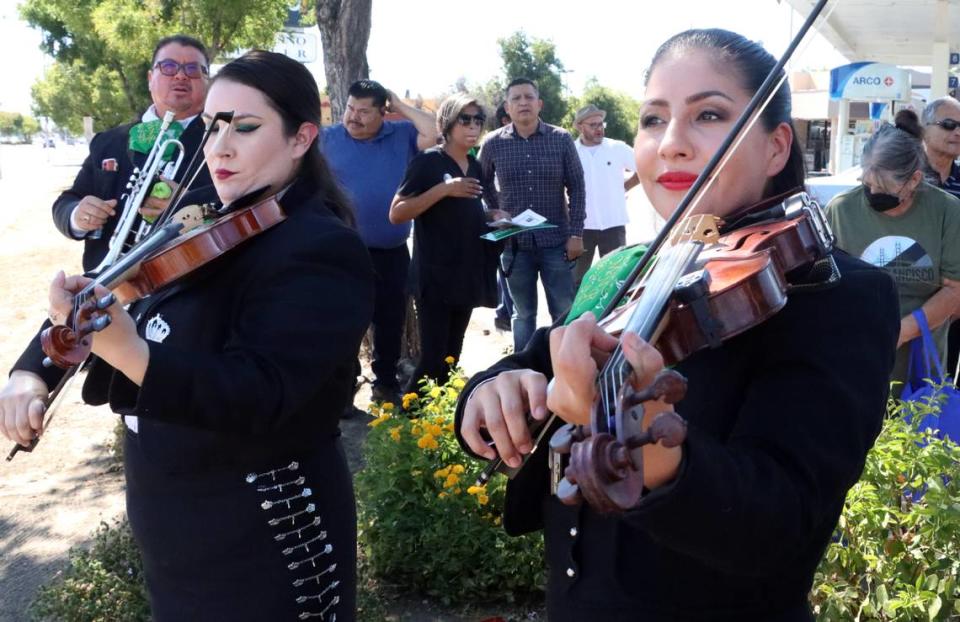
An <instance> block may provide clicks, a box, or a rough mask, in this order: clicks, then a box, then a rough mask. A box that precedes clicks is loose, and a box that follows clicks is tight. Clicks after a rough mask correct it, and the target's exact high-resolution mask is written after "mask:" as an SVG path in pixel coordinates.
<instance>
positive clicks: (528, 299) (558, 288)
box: [500, 244, 576, 352]
mask: <svg viewBox="0 0 960 622" xmlns="http://www.w3.org/2000/svg"><path fill="white" fill-rule="evenodd" d="M500 264H501V266H502V267H503V271H504V272H505V273H507V274H509V276H508V277H507V287H508V288H509V289H510V296H511V297H512V298H513V323H512V330H513V349H514V351H515V352H519V351H520V350H523V348H524V347H526V345H527V342H528V341H530V337H531V336H533V332H534V331H535V330H536V329H537V276H538V275H539V276H540V280H541V281H542V282H543V290H544V292H545V293H546V294H547V308H548V309H549V310H550V317H552V318H553V321H554V322H556V321H557V320H559V319H560V318H561V317H563V316H564V315H565V314H566V313H567V311H569V310H570V305H572V304H573V268H574V266H575V265H576V262H574V261H567V257H566V247H565V245H563V244H561V245H559V246H554V247H552V248H532V249H528V250H522V249H516V250H515V249H514V248H513V247H512V245H510V244H508V245H507V248H506V249H505V250H504V251H503V254H502V255H500Z"/></svg>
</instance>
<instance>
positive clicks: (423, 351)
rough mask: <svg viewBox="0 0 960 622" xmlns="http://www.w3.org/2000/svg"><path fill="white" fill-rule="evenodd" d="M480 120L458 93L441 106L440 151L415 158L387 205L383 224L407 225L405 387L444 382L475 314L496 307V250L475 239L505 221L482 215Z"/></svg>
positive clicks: (479, 110)
mask: <svg viewBox="0 0 960 622" xmlns="http://www.w3.org/2000/svg"><path fill="white" fill-rule="evenodd" d="M485 121H486V115H485V114H484V112H483V107H482V106H481V105H480V103H479V102H478V101H477V100H476V99H474V98H473V97H471V96H469V95H466V94H463V93H458V94H455V95H451V96H450V97H448V98H447V99H445V100H444V101H443V103H441V104H440V110H439V111H438V113H437V129H438V130H439V132H440V134H441V136H442V143H441V144H440V145H438V146H436V147H433V148H431V149H427V150H426V151H424V152H422V153H420V154H418V155H417V156H416V157H415V158H414V159H413V160H411V161H410V165H409V166H408V167H407V172H406V175H405V176H404V179H403V182H402V183H401V184H400V188H399V189H398V190H397V194H396V196H395V197H393V203H392V204H391V205H390V222H392V223H394V224H399V223H403V222H407V221H409V220H413V221H414V223H415V226H414V230H413V260H412V262H411V267H410V285H411V287H410V289H411V290H412V293H413V295H414V296H415V298H416V301H417V318H418V322H419V325H420V346H421V347H420V361H419V363H418V364H417V367H416V370H415V371H414V373H413V376H412V377H411V378H410V382H409V384H408V385H407V387H406V389H405V390H406V391H416V390H417V384H418V383H419V382H420V380H421V379H422V378H423V377H424V376H428V377H430V378H433V379H436V380H440V381H442V380H444V379H445V378H446V372H447V370H448V369H449V367H448V365H447V363H446V360H447V357H453V358H454V359H457V358H459V357H460V351H461V349H462V347H463V335H464V333H465V332H466V330H467V324H468V323H469V322H470V315H471V313H472V312H473V309H474V307H481V306H482V307H495V306H496V304H497V284H496V265H497V254H498V253H497V250H498V249H497V248H496V247H495V246H494V245H493V243H491V242H487V241H484V240H481V239H480V236H481V235H483V234H484V233H486V232H488V231H489V229H488V228H487V226H486V222H487V220H488V219H496V218H500V217H509V216H508V215H507V214H506V213H505V212H500V211H499V210H492V211H491V212H487V211H485V210H484V207H483V202H482V201H481V199H480V197H481V196H482V194H483V188H482V186H481V185H480V178H481V170H480V164H479V163H478V162H477V160H476V159H475V158H474V157H473V156H472V155H470V153H469V152H470V150H471V149H472V148H474V147H476V146H477V145H478V144H479V141H480V134H481V133H482V132H483V126H484V122H485Z"/></svg>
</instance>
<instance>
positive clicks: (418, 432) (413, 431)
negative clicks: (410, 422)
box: [410, 425, 423, 436]
mask: <svg viewBox="0 0 960 622" xmlns="http://www.w3.org/2000/svg"><path fill="white" fill-rule="evenodd" d="M410 434H413V435H414V436H420V435H421V434H423V430H422V429H421V428H420V426H418V425H414V426H412V427H411V428H410Z"/></svg>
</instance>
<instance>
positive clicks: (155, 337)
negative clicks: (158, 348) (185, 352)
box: [144, 313, 170, 343]
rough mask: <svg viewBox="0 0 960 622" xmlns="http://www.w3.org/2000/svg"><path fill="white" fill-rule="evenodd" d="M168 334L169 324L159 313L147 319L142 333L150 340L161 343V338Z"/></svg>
mask: <svg viewBox="0 0 960 622" xmlns="http://www.w3.org/2000/svg"><path fill="white" fill-rule="evenodd" d="M169 334H170V325H169V324H167V322H166V321H165V320H164V319H163V316H161V315H160V314H159V313H158V314H156V315H155V316H153V317H152V318H150V319H149V320H147V328H146V330H145V331H144V335H145V336H146V338H147V339H149V340H150V341H153V342H156V343H163V340H164V339H166V338H167V335H169Z"/></svg>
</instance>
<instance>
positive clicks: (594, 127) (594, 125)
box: [583, 121, 607, 130]
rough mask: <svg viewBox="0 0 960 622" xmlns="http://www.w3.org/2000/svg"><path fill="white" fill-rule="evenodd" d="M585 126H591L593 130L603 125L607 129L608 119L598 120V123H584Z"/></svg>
mask: <svg viewBox="0 0 960 622" xmlns="http://www.w3.org/2000/svg"><path fill="white" fill-rule="evenodd" d="M583 126H584V127H588V128H590V129H591V130H599V129H600V128H601V127H602V128H604V129H606V128H607V122H606V121H597V122H596V123H584V124H583Z"/></svg>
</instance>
